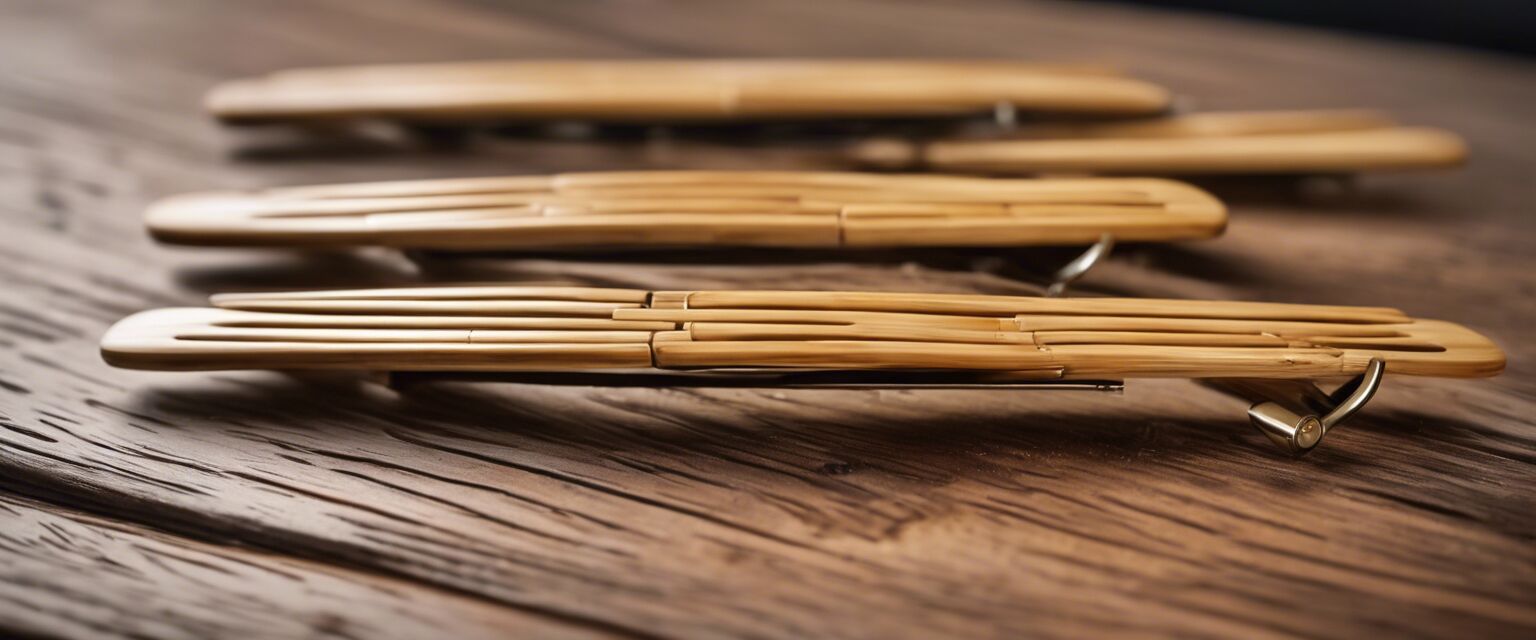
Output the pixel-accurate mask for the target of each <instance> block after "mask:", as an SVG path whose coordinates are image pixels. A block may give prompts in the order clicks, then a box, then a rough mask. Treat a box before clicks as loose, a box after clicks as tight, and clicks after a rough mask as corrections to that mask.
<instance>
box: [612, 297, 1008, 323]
mask: <svg viewBox="0 0 1536 640" xmlns="http://www.w3.org/2000/svg"><path fill="white" fill-rule="evenodd" d="M659 293H660V292H658V295H659ZM613 317H614V319H617V320H651V321H665V322H675V323H684V322H726V323H761V324H789V325H795V324H818V325H853V324H859V325H870V326H886V325H893V326H917V327H931V328H935V329H953V330H958V331H1012V330H1015V329H1016V326H1017V325H1016V324H1015V323H1014V322H1013V321H1012V320H1011V319H1009V318H988V317H977V316H950V315H938V314H917V313H884V312H878V313H869V312H858V311H840V310H830V309H828V310H779V309H681V308H677V309H656V308H641V309H616V310H614V312H613Z"/></svg>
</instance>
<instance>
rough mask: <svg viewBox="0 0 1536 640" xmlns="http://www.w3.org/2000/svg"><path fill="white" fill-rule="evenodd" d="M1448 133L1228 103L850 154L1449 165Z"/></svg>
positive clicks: (1022, 166) (937, 159)
mask: <svg viewBox="0 0 1536 640" xmlns="http://www.w3.org/2000/svg"><path fill="white" fill-rule="evenodd" d="M1466 155H1467V149H1466V143H1465V142H1463V141H1462V139H1461V138H1460V137H1459V136H1457V135H1456V134H1454V133H1451V132H1448V131H1444V130H1441V129H1433V128H1427V127H1404V126H1398V125H1395V124H1394V123H1393V122H1392V121H1391V120H1390V119H1389V118H1388V117H1386V116H1385V115H1382V114H1376V113H1373V112H1358V111H1346V112H1338V111H1321V112H1289V111H1287V112H1251V113H1244V112H1236V113H1209V114H1192V115H1185V116H1173V117H1168V118H1157V119H1149V120H1142V121H1132V122H1126V123H1103V124H1088V125H1044V126H1041V127H1038V128H1035V129H1028V128H1026V129H1022V130H1020V131H1018V132H1017V133H1016V134H1015V135H1013V136H1011V137H1010V138H1006V139H940V140H932V141H928V142H923V143H911V142H905V141H895V140H873V141H869V142H866V143H863V144H860V145H856V146H855V147H854V148H853V150H852V151H851V156H852V158H853V159H855V160H856V161H858V162H861V163H863V164H866V165H873V166H879V167H884V168H910V167H925V168H928V169H932V170H940V171H957V172H979V173H1018V174H1033V173H1095V174H1099V173H1102V174H1136V175H1180V174H1230V173H1282V174H1308V173H1352V172H1358V171H1392V170H1407V169H1434V168H1444V167H1453V166H1457V165H1459V164H1461V163H1462V162H1464V161H1465V159H1466Z"/></svg>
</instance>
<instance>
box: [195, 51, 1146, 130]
mask: <svg viewBox="0 0 1536 640" xmlns="http://www.w3.org/2000/svg"><path fill="white" fill-rule="evenodd" d="M1003 102H1006V103H1010V104H1012V105H1014V107H1015V108H1018V109H1024V110H1031V111H1048V112H1056V113H1088V114H1121V115H1125V114H1129V115H1136V114H1149V113H1157V112H1159V111H1162V110H1164V109H1165V108H1167V106H1168V103H1169V95H1168V92H1167V91H1166V90H1164V89H1162V88H1161V87H1158V86H1156V85H1153V84H1151V83H1148V82H1144V81H1141V80H1135V79H1131V78H1128V77H1125V76H1122V75H1120V74H1118V73H1115V72H1113V71H1110V70H1106V69H1101V68H1094V67H1090V66H1071V65H1049V64H1035V63H1027V62H1024V63H1021V62H1015V61H1007V60H844V59H827V60H809V59H807V60H671V61H668V60H654V61H646V60H569V61H493V62H466V63H438V64H421V65H386V66H366V67H337V68H329V69H293V70H286V71H279V72H276V73H272V74H268V75H265V76H260V77H256V78H249V79H242V80H234V81H230V82H226V83H224V84H221V85H219V86H218V87H216V88H215V89H214V90H213V91H211V92H210V93H209V94H208V96H207V98H206V101H205V104H206V106H207V109H208V111H209V112H210V113H212V114H213V115H214V116H216V117H218V118H219V119H221V120H224V121H226V122H233V123H240V122H271V121H284V122H293V121H311V120H328V119H329V120H334V119H346V118H392V119H399V120H408V121H449V122H463V121H467V120H476V119H481V120H485V119H490V120H517V119H547V118H556V119H572V118H590V119H596V120H662V121H666V120H730V119H753V118H759V119H760V118H843V117H889V116H949V115H968V114H977V113H986V112H988V111H989V110H991V109H992V108H993V107H994V106H995V105H997V104H998V103H1003Z"/></svg>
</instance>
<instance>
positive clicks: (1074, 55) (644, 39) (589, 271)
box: [0, 0, 1536, 638]
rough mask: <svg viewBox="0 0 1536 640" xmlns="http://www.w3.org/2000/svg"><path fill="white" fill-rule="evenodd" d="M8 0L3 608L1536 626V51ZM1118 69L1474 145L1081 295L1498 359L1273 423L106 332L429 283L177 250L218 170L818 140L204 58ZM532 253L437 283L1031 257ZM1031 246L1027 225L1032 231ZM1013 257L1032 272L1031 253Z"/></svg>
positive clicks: (172, 621) (1108, 19) (968, 4)
mask: <svg viewBox="0 0 1536 640" xmlns="http://www.w3.org/2000/svg"><path fill="white" fill-rule="evenodd" d="M505 4H506V6H503V4H502V3H491V2H472V1H469V0H463V1H454V2H426V1H424V0H370V1H368V2H361V1H358V2H344V1H342V0H332V1H329V2H315V1H312V0H282V1H277V0H273V1H269V2H242V3H237V2H198V1H194V0H185V1H176V0H165V1H149V0H114V1H113V2H89V1H86V0H74V1H61V0H11V1H9V2H6V3H4V5H3V6H0V12H3V13H0V215H3V221H4V224H5V232H4V234H3V235H0V291H3V292H4V293H3V295H0V482H3V487H4V492H3V493H0V511H3V512H4V514H3V515H0V635H14V634H22V635H29V634H39V635H60V636H104V637H108V636H120V637H130V636H131V637H143V636H152V637H207V636H219V635H223V636H233V637H255V636H300V635H306V636H315V637H320V636H339V637H369V638H383V637H401V638H409V637H424V636H427V635H430V634H434V633H437V634H441V635H443V636H453V637H491V636H502V635H511V636H540V637H542V636H608V635H615V636H694V637H700V636H702V637H715V636H754V637H766V636H776V637H785V636H789V637H799V636H812V637H869V638H884V637H893V636H897V637H935V636H939V635H957V636H1004V637H1017V636H1054V637H1103V636H1106V635H1147V636H1163V635H1180V636H1221V637H1265V636H1309V637H1358V636H1365V635H1378V636H1379V635H1389V636H1393V637H1418V636H1424V637H1499V636H1503V637H1518V636H1524V637H1531V635H1532V634H1533V633H1536V606H1533V605H1536V544H1533V541H1536V500H1533V489H1536V482H1533V479H1532V472H1533V469H1536V467H1533V463H1536V429H1533V425H1532V415H1533V413H1536V377H1533V375H1532V373H1533V370H1536V369H1533V366H1536V365H1533V364H1532V362H1536V340H1533V339H1532V338H1531V332H1532V319H1533V318H1536V258H1533V252H1536V243H1533V239H1536V222H1533V218H1532V216H1530V215H1528V214H1529V211H1530V209H1531V207H1532V203H1533V202H1536V189H1533V186H1532V184H1533V182H1536V180H1533V176H1532V174H1531V171H1532V167H1533V166H1536V165H1533V163H1536V126H1533V125H1532V121H1531V119H1530V113H1531V108H1532V107H1531V105H1533V104H1536V81H1533V80H1536V73H1533V72H1536V65H1533V64H1532V62H1530V61H1525V60H1517V59H1509V58H1500V57H1495V56H1492V55H1487V54H1477V53H1468V52H1464V51H1459V50H1454V49H1448V48H1441V47H1436V46H1430V45H1416V44H1404V43H1391V42H1385V41H1373V40H1365V39H1358V38H1354V37H1347V36H1341V35H1333V34H1327V33H1322V32H1316V31H1307V30H1300V29H1292V28H1285V27H1275V26H1264V25H1260V24H1255V23H1248V22H1239V21H1226V20H1221V19H1216V18H1202V17H1190V16H1183V15H1176V14H1164V13H1158V12H1154V11H1147V10H1134V9H1127V8H1118V7H1113V6H1107V5H1072V4H1048V3H1039V4H1034V3H1015V2H1007V3H1005V2H993V1H991V0H964V1H957V2H945V3H928V2H920V1H916V0H911V1H900V2H864V1H853V0H849V1H844V0H837V1H829V0H816V1H812V0H804V1H798V2H774V3H762V4H752V5H741V4H736V3H702V2H701V3H688V4H685V5H671V4H662V3H654V2H631V3H602V4H593V5H587V4H581V5H578V4H577V3H554V2H551V3H538V4H533V5H531V6H514V5H513V4H512V3H505ZM785 54H791V55H797V56H815V55H824V56H845V55H869V56H881V55H907V56H912V55H924V56H1004V57H1021V58H1039V59H1048V60H1068V61H1071V60H1085V59H1086V60H1098V61H1110V62H1119V63H1124V64H1126V65H1128V66H1130V67H1131V68H1132V69H1134V70H1136V71H1137V72H1139V73H1141V74H1143V75H1145V76H1147V77H1149V78H1152V79H1155V80H1158V81H1162V82H1165V83H1167V84H1169V85H1171V86H1173V87H1176V88H1177V89H1179V90H1180V91H1182V92H1184V93H1187V94H1188V95H1189V96H1191V97H1192V98H1193V99H1194V100H1195V102H1196V103H1197V104H1198V105H1199V106H1200V107H1202V108H1295V107H1335V106H1338V107H1348V106H1375V107H1383V108H1388V109H1391V110H1394V111H1395V112H1397V113H1398V114H1400V115H1401V116H1402V117H1403V118H1404V119H1405V120H1407V121H1410V122H1415V123H1423V124H1434V125H1441V126H1445V127H1449V128H1452V129H1455V130H1457V131H1460V132H1462V133H1463V134H1465V135H1466V136H1467V138H1468V139H1469V140H1470V142H1471V145H1472V148H1473V151H1474V161H1473V163H1472V164H1471V166H1469V167H1468V168H1467V169H1466V170H1464V171H1461V172H1457V173H1451V174H1435V175H1414V176H1392V177H1384V176H1371V177H1367V178H1365V179H1363V180H1361V181H1359V182H1358V183H1356V184H1354V185H1352V186H1351V185H1345V186H1340V185H1338V184H1336V183H1332V182H1326V181H1324V182H1318V181H1311V182H1300V183H1297V182H1292V181H1258V182H1234V181H1223V182H1219V183H1214V184H1213V185H1212V186H1213V188H1215V189H1216V190H1217V191H1218V192H1219V193H1220V194H1221V195H1223V196H1225V197H1227V198H1228V199H1229V200H1230V202H1231V203H1232V205H1233V209H1234V211H1233V223H1232V226H1231V231H1230V233H1229V235H1228V236H1227V237H1225V238H1223V239H1220V240H1218V241H1214V242H1207V243H1192V244H1188V245H1185V246H1177V247H1145V248H1140V249H1136V250H1132V251H1129V252H1125V253H1122V254H1120V255H1119V256H1118V257H1117V258H1116V259H1115V260H1113V261H1112V262H1111V263H1110V264H1108V265H1106V266H1105V267H1104V268H1102V269H1100V270H1098V271H1095V272H1094V273H1093V274H1092V275H1090V276H1089V278H1088V279H1087V280H1086V281H1085V283H1084V289H1086V290H1089V291H1093V292H1101V293H1118V294H1128V295H1145V296H1175V297H1196V298H1217V297H1222V298H1237V299H1264V300H1276V301H1294V302H1321V303H1339V304H1362V305H1390V306H1397V307H1400V308H1402V309H1404V310H1406V311H1408V312H1410V313H1413V314H1418V315H1428V316H1433V317H1441V318H1445V319H1449V320H1454V321H1458V322H1462V323H1465V324H1467V325H1470V326H1472V327H1474V328H1476V329H1478V330H1480V331H1483V332H1486V333H1487V334H1488V335H1490V336H1492V337H1494V338H1495V339H1496V340H1497V341H1498V342H1499V343H1500V344H1502V345H1503V347H1504V348H1505V349H1506V350H1507V351H1508V353H1509V357H1510V366H1509V370H1508V371H1507V373H1506V374H1505V375H1504V376H1503V377H1501V378H1498V379H1495V380H1492V381H1467V382H1447V381H1438V380H1425V381H1421V380H1411V379H1396V378H1393V379H1389V380H1388V384H1387V385H1386V387H1385V388H1384V390H1383V391H1382V392H1381V394H1380V395H1379V396H1378V398H1377V400H1376V401H1375V402H1374V403H1373V404H1372V405H1371V406H1370V407H1368V408H1367V409H1366V411H1365V412H1364V413H1363V414H1362V415H1361V416H1359V417H1358V418H1357V419H1355V420H1354V421H1353V422H1352V423H1351V424H1350V425H1349V426H1348V428H1347V429H1345V430H1343V431H1341V432H1339V433H1338V434H1337V435H1335V436H1333V437H1331V441H1330V442H1328V443H1327V444H1325V445H1324V447H1323V448H1322V450H1321V451H1318V452H1317V453H1315V454H1313V455H1311V456H1310V457H1307V458H1304V459H1300V460H1293V459H1288V458H1285V457H1282V456H1280V455H1277V453H1276V452H1274V451H1272V450H1271V449H1270V448H1269V445H1268V444H1267V443H1265V442H1263V441H1262V439H1261V437H1260V436H1259V435H1258V434H1257V433H1255V432H1253V431H1252V430H1250V428H1249V427H1248V426H1247V425H1246V424H1245V420H1244V418H1243V415H1242V404H1241V403H1240V402H1238V401H1236V400H1234V399H1231V398H1228V397H1225V396H1222V395H1219V394H1217V393H1215V392H1213V391H1209V390H1206V389H1204V388H1202V387H1199V386H1196V385H1194V384H1191V383H1187V382H1183V381H1168V382H1154V383H1147V384H1134V385H1132V386H1131V387H1130V388H1129V390H1128V391H1127V393H1126V395H1125V397H1124V398H1115V397H1103V396H1098V395H1092V394H1070V393H1063V394H1031V393H1010V392H987V391H949V392H944V391H906V392H897V391H783V392H771V391H754V390H741V389H736V390H730V389H727V390H709V391H686V390H663V389H602V388H583V387H574V388H550V387H540V386H530V385H500V386H498V385H487V384H461V385H453V384H443V385H433V386H428V387H425V388H422V389H418V390H415V391H413V392H412V393H409V394H405V395H398V396H397V395H394V394H391V393H390V392H388V391H387V390H384V389H381V388H376V387H371V386H369V385H367V384H365V383H361V382H359V381H358V380H357V379H355V378H350V377H346V376H333V377H319V378H313V379H306V380H295V379H293V378H287V377H283V376H280V375H277V374H264V373H219V374H211V375H176V374H144V373H131V372H125V371H117V370H113V369H110V368H108V367H107V366H106V365H104V364H102V362H101V361H100V360H99V358H98V356H97V354H96V340H97V338H98V336H99V335H100V334H101V332H102V330H103V329H105V328H106V327H107V325H108V324H109V323H111V322H112V321H114V320H116V319H117V318H119V317H121V316H123V315H125V314H128V313H130V312H133V311H136V310H139V309H144V308H149V307H155V306H163V305H175V304H197V303H199V302H201V300H202V299H203V297H204V296H205V295H206V294H207V293H208V292H210V291H214V290H221V289H243V288H258V287H282V286H295V285H300V286H306V285H307V286H316V285H360V284H362V285H367V284H382V283H395V282H406V281H412V280H415V279H421V276H419V275H417V273H416V272H415V271H413V269H412V267H411V266H410V265H409V263H406V262H404V261H403V260H401V259H400V258H398V257H396V256H391V255H389V254H387V253H367V252H364V253H343V254H328V255H318V256H308V257H302V256H294V255H288V254H283V253H240V252H223V251H195V250H186V249H181V250H173V249H168V248H163V247H158V246H155V245H154V244H153V243H151V242H150V241H149V240H148V239H147V238H146V237H145V236H144V234H143V233H142V232H141V231H140V229H139V223H138V215H139V213H140V211H141V210H142V208H143V207H144V205H145V204H146V203H147V202H149V201H150V200H152V199H153V198H156V197H158V196H162V195H165V194H169V193H174V192H178V191H184V190H193V189H206V188H229V187H249V186H260V185H271V184H291V183H303V182H324V181H344V180H365V179H392V178H409V177H434V176H454V175H479V174H493V173H517V172H530V173H532V172H549V171H561V170H583V169H606V168H634V167H742V168H746V167H821V166H830V163H831V160H830V156H828V155H827V154H826V153H825V149H824V148H818V147H814V146H812V147H806V146H804V145H785V144H775V138H776V136H777V134H776V133H774V132H773V131H769V132H768V135H759V136H756V137H747V138H742V137H740V136H695V135H677V134H673V135H666V134H665V133H664V132H663V133H654V132H652V133H642V134H638V135H635V134H632V135H627V136H626V137H624V138H623V139H622V140H620V141H619V142H616V143H614V144H605V143H603V142H601V141H594V140H591V139H586V138H583V137H581V136H580V135H579V134H580V133H581V131H568V132H565V133H568V134H569V135H557V136H553V137H551V136H543V137H538V136H527V135H521V136H502V137H494V138H486V139H475V140H472V141H471V142H470V144H468V145H467V147H465V148H461V149H453V150H445V149H442V148H439V147H437V146H434V145H430V144H422V143H418V142H410V141H405V142H401V141H400V140H399V139H398V138H396V137H390V136H388V135H384V134H378V135H375V136H373V137H362V138H358V137H350V138H348V137H342V136H331V137H324V138H320V139H316V138H305V137H302V136H292V135H290V136H286V137H285V136H282V135H271V134H270V133H269V134H263V135H232V134H229V133H226V132H223V131H220V130H219V129H218V128H217V127H215V126H214V125H212V124H210V123H209V122H207V121H206V120H205V119H204V118H202V117H200V114H199V112H198V98H199V95H200V94H201V92H202V91H203V90H204V89H206V88H207V87H208V86H210V85H211V84H213V83H214V82H215V81H217V80H220V79H222V78H227V77H231V76H237V75H247V74H253V73H259V72H264V71H268V70H273V69H278V68H283V67H289V66H299V65H312V64H341V63H362V62H382V61H408V60H422V61H427V60H453V59H472V58H493V57H520V56H543V57H554V56H568V57H569V56H658V55H660V56H695V55H712V56H714V55H729V56H760V55H785ZM733 257H734V256H729V255H714V256H704V257H695V258H690V259H686V260H667V259H664V257H661V256H644V255H640V256H633V255H632V256H620V257H608V258H603V257H585V258H577V259H572V260H560V259H554V258H551V257H548V256H534V257H523V258H520V259H506V260H494V261H491V260H482V261H475V262H470V263H454V264H450V265H448V266H446V267H445V268H443V269H442V270H441V271H429V272H428V273H429V274H431V275H432V276H433V277H448V276H464V275H466V274H470V273H476V274H480V275H482V276H483V275H484V274H486V273H492V274H495V275H497V276H500V277H508V278H518V279H537V280H563V281H570V282H580V283H589V284H599V285H610V286H634V287H657V288H683V287H711V286H757V287H804V288H855V287H857V288H871V289H887V290H898V289H902V290H905V289H922V290H933V291H980V292H995V293H1020V292H1028V291H1031V290H1033V287H1032V285H1027V284H1022V283H1021V281H1020V278H1021V277H1025V278H1027V277H1034V276H1037V275H1038V274H1037V273H1036V272H1031V271H1029V270H1027V269H1024V268H1022V267H1017V266H1016V260H1020V259H1023V258H1022V257H1020V256H1018V255H1014V254H1010V253H1006V252H1005V253H997V252H947V253H946V252H932V253H919V254H874V255H859V256H842V255H831V256H828V255H820V256H797V255H793V254H779V255H774V254H770V255H766V256H760V255H751V256H746V257H745V259H743V260H741V261H733V260H732V258H733ZM1056 258H1057V257H1056V256H1052V257H1050V258H1049V259H1056ZM1032 274H1033V275H1032Z"/></svg>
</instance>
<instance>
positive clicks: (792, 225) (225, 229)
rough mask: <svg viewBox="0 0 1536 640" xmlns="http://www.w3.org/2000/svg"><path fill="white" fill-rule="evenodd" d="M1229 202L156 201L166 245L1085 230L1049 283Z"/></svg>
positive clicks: (1106, 184)
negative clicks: (1078, 251) (1118, 245)
mask: <svg viewBox="0 0 1536 640" xmlns="http://www.w3.org/2000/svg"><path fill="white" fill-rule="evenodd" d="M1226 221H1227V214H1226V209H1225V207H1223V206H1222V204H1221V202H1220V201H1218V200H1216V199H1215V198H1214V197H1212V196H1211V195H1210V194H1207V193H1206V192H1204V191H1201V190H1200V189H1197V188H1195V187H1192V186H1189V185H1186V184H1183V183H1179V182H1172V181H1168V180H1157V179H1107V178H1099V179H1073V180H1066V179H1030V180H1021V179H1013V180H1005V179H991V178H963V177H947V176H924V175H916V176H912V175H879V174H860V173H818V172H765V171H650V172H610V173H568V174H561V175H554V176H517V177H498V178H465V179H450V180H420V181H407V182H381V183H361V184H341V185H328V186H314V187H294V188H285V189H268V190H263V191H255V192H246V193H201V194H191V195H184V196H178V197H174V198H170V199H168V200H165V201H162V202H160V203H158V204H156V205H154V206H152V207H151V208H150V210H149V212H148V214H147V215H146V223H147V225H148V227H149V230H150V233H151V234H153V235H154V237H155V238H157V239H159V240H161V241H164V242H170V243H176V244H194V245H217V246H293V247H309V248H317V247H337V246H358V245H379V246H386V247H395V248H400V249H406V250H408V251H409V252H410V255H417V253H416V252H417V251H455V250H456V251H467V250H473V251H490V250H525V251H526V250H537V251H547V250H561V249H600V248H611V247H630V248H634V247H651V248H660V247H668V248H674V247H694V248H698V247H712V248H721V247H780V248H835V247H846V248H878V247H884V248H890V247H953V246H991V247H1001V246H1038V245H1084V244H1090V243H1093V246H1092V247H1090V248H1089V249H1088V250H1087V251H1086V252H1085V253H1084V254H1083V255H1082V256H1081V257H1079V258H1078V259H1077V260H1074V261H1073V262H1072V263H1070V264H1068V265H1067V267H1066V268H1064V269H1063V270H1062V271H1060V272H1058V274H1057V275H1056V276H1055V278H1054V282H1053V284H1052V293H1053V294H1054V295H1059V294H1060V293H1062V292H1063V291H1064V290H1065V287H1066V285H1067V284H1068V283H1070V282H1071V281H1072V280H1074V279H1076V278H1077V277H1079V276H1081V275H1082V273H1083V272H1085V271H1086V270H1087V269H1088V268H1090V267H1091V266H1092V265H1093V264H1094V263H1095V262H1096V261H1097V260H1099V259H1101V258H1103V257H1104V255H1105V254H1107V253H1108V252H1109V250H1110V248H1111V247H1112V246H1113V244H1114V242H1116V241H1133V242H1171V241H1178V240H1192V239H1203V238H1210V237H1214V236H1216V235H1219V234H1220V233H1221V232H1222V230H1223V229H1224V228H1225V226H1226Z"/></svg>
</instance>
